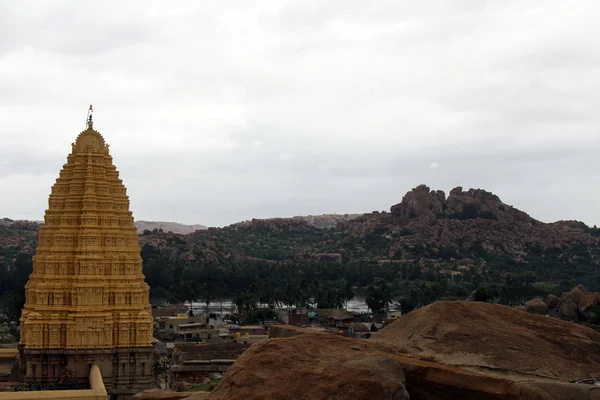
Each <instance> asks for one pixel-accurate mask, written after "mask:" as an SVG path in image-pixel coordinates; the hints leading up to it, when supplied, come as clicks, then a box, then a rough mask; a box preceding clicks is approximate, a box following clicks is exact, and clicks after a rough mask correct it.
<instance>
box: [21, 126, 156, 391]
mask: <svg viewBox="0 0 600 400" xmlns="http://www.w3.org/2000/svg"><path fill="white" fill-rule="evenodd" d="M25 292H26V302H25V306H24V308H23V313H22V317H21V342H20V345H21V348H22V349H23V352H22V354H24V357H25V360H24V361H25V362H27V363H28V364H26V365H22V367H23V369H24V370H25V371H26V372H27V376H28V379H29V380H31V371H32V368H33V369H35V368H36V365H37V362H38V361H36V360H37V358H39V357H38V356H37V355H36V356H34V354H38V353H39V351H41V350H44V351H45V352H43V354H50V353H48V351H47V350H52V351H53V353H52V352H51V353H52V354H56V355H58V354H61V355H64V354H66V353H65V351H69V352H71V353H69V354H88V353H89V351H91V350H93V351H99V350H102V349H104V350H103V351H106V350H111V354H112V353H114V352H115V351H117V350H118V349H123V350H125V349H127V351H134V350H135V348H139V349H146V350H145V351H147V349H151V348H152V317H151V307H150V303H149V288H148V285H147V284H146V283H145V282H144V276H143V274H142V259H141V256H140V248H139V245H138V237H137V230H136V228H135V227H134V225H133V216H132V213H131V211H129V197H128V196H127V193H126V189H125V186H124V185H123V182H122V180H121V179H119V173H118V171H117V169H116V167H115V166H114V165H113V162H112V157H111V156H110V154H109V147H108V145H107V144H106V143H105V142H104V138H103V137H102V135H100V133H98V132H96V131H95V130H93V129H92V124H91V122H90V124H89V125H88V129H87V130H85V131H83V132H81V133H80V134H79V136H78V137H77V140H76V141H75V143H73V144H72V151H71V154H69V156H68V157H67V163H66V164H65V165H64V166H63V168H62V170H61V171H60V175H59V177H58V179H56V183H55V184H54V185H53V186H52V191H51V194H50V199H49V207H48V210H46V214H45V217H44V225H43V226H42V227H41V228H40V234H39V245H38V247H37V250H36V255H35V257H34V258H33V273H32V274H31V275H30V277H29V281H28V283H27V285H26V286H25ZM131 349H134V350H131ZM77 350H82V352H79V353H78V352H77ZM118 351H119V353H121V352H122V351H121V350H118ZM134 352H135V351H134ZM28 354H31V357H29V358H28V357H27V355H28ZM39 354H42V353H39ZM111 357H112V356H111ZM71 358H72V357H71ZM76 358H77V357H75V358H72V359H73V360H74V359H76ZM88 358H89V357H88ZM143 362H144V363H146V362H147V363H148V364H146V365H147V372H146V374H148V373H149V371H150V362H151V361H149V360H145V361H143ZM69 363H72V361H69ZM127 363H129V361H127ZM128 365H129V364H128ZM37 368H40V367H37ZM119 368H120V367H119ZM128 368H129V367H128ZM75 369H76V370H79V369H80V368H75ZM84 369H85V368H84ZM105 369H106V368H105ZM128 371H129V369H128ZM117 372H118V371H117ZM104 373H105V372H104V371H103V376H104ZM128 374H129V372H128ZM40 376H41V375H40ZM85 376H87V371H85ZM111 376H112V372H111ZM105 378H106V377H105ZM144 379H145V378H144ZM111 380H112V378H111ZM116 381H118V379H116V378H115V382H116ZM105 382H106V380H105ZM107 388H108V386H107Z"/></svg>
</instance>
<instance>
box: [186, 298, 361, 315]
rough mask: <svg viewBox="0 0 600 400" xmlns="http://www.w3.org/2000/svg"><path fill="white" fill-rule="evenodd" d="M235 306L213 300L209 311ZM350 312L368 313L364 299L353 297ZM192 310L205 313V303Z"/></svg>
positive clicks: (349, 305) (226, 310)
mask: <svg viewBox="0 0 600 400" xmlns="http://www.w3.org/2000/svg"><path fill="white" fill-rule="evenodd" d="M185 305H186V306H188V307H189V306H190V303H189V302H186V303H185ZM234 307H235V305H234V304H233V302H232V299H223V300H214V301H213V302H211V303H210V311H211V312H216V313H220V312H223V313H229V312H231V311H232V310H233V308H234ZM346 309H347V310H348V311H350V312H355V313H367V312H369V308H368V307H367V305H366V304H365V299H364V297H363V298H360V297H355V298H353V299H352V300H350V301H348V306H347V308H346ZM192 310H193V311H194V313H197V312H202V313H203V312H206V303H201V302H196V301H194V302H192Z"/></svg>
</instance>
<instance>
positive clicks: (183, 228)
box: [134, 221, 207, 235]
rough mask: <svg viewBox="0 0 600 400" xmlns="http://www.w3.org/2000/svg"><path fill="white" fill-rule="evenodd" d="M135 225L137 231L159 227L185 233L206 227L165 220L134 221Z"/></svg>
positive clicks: (165, 230) (168, 230)
mask: <svg viewBox="0 0 600 400" xmlns="http://www.w3.org/2000/svg"><path fill="white" fill-rule="evenodd" d="M134 225H135V227H136V228H137V230H138V233H140V234H141V233H143V232H144V231H146V230H148V231H153V230H154V229H160V230H163V231H164V232H173V233H181V234H183V235H186V234H188V233H192V232H196V231H197V230H202V229H207V228H206V226H204V225H185V224H179V223H177V222H165V221H135V222H134Z"/></svg>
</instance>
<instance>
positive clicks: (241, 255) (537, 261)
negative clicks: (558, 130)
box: [0, 185, 600, 309]
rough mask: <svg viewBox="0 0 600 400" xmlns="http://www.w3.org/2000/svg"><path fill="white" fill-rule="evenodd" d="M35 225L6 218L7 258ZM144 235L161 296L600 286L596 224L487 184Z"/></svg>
mask: <svg viewBox="0 0 600 400" xmlns="http://www.w3.org/2000/svg"><path fill="white" fill-rule="evenodd" d="M334 222H335V225H333V223H334ZM36 230H37V225H36V224H31V223H27V222H18V221H12V222H6V223H4V224H3V225H0V265H1V263H2V262H4V263H5V265H7V266H9V265H10V264H11V263H13V262H15V260H16V259H17V257H16V256H17V253H21V254H23V255H24V256H29V257H30V256H31V254H32V252H33V249H34V248H35V244H36V243H35V242H36V240H37V232H36ZM139 241H140V246H141V248H142V258H143V260H144V274H145V276H146V279H147V281H148V283H149V284H150V286H151V288H152V291H153V295H154V296H168V295H177V296H184V297H188V298H198V297H196V296H204V295H203V294H202V293H209V294H208V296H209V298H210V297H211V296H214V295H225V296H234V295H235V294H238V293H240V291H242V290H246V289H248V288H250V287H251V286H252V284H253V283H254V286H252V291H253V294H252V293H251V294H249V293H246V294H247V295H249V296H250V295H251V296H250V297H251V298H254V297H258V296H259V292H260V293H262V294H261V296H263V299H264V292H265V291H271V293H270V294H269V296H275V297H276V299H274V300H273V301H286V302H288V304H291V303H295V302H298V301H304V298H306V297H307V296H309V297H311V298H317V297H318V298H321V300H322V304H324V305H328V306H335V305H336V304H341V303H343V301H344V299H343V298H344V296H348V295H350V293H351V292H352V291H354V292H356V291H362V290H367V289H369V290H370V293H376V292H377V296H375V297H376V298H377V299H379V300H377V301H374V303H373V304H380V305H382V306H384V305H385V303H386V302H387V300H388V297H390V296H391V297H393V298H394V299H396V300H402V303H403V304H404V306H406V307H409V309H410V308H412V307H418V306H422V305H425V304H428V303H430V302H432V301H434V300H436V299H437V300H439V299H444V298H467V297H469V296H471V295H472V294H473V293H474V291H477V292H476V293H475V295H476V296H477V298H479V299H488V300H491V301H500V302H502V303H504V304H523V303H525V302H526V301H528V300H530V299H531V298H533V297H535V296H542V297H545V296H546V295H548V294H554V295H557V296H558V295H560V294H561V293H562V292H564V291H568V290H570V289H571V288H573V287H574V286H576V285H577V284H585V285H586V287H588V288H589V289H590V290H592V291H599V290H600V230H599V229H598V228H596V227H595V226H594V227H588V226H586V225H585V224H583V223H581V222H577V221H559V222H555V223H543V222H540V221H538V220H536V219H534V218H532V217H530V216H529V215H528V214H527V213H525V212H523V211H520V210H518V209H516V208H514V207H512V206H510V205H508V204H505V203H504V202H502V200H501V199H500V198H499V197H498V196H496V195H494V194H492V193H490V192H487V191H485V190H481V189H471V190H466V191H465V190H463V189H462V188H460V187H458V188H455V189H453V190H451V191H450V193H449V194H448V196H446V194H445V193H444V192H442V191H439V190H430V189H429V188H428V187H427V186H425V185H421V186H418V187H416V188H414V189H412V190H410V191H409V192H408V193H406V195H405V196H404V197H403V198H402V201H401V202H399V203H398V204H395V205H392V206H391V207H390V210H389V211H381V212H372V213H368V214H363V215H359V216H356V215H333V216H332V215H328V216H309V217H293V218H273V219H264V220H259V219H253V220H250V221H245V222H240V223H237V224H233V225H230V226H227V227H224V228H208V229H201V230H195V231H194V232H192V233H188V234H179V233H173V232H168V231H165V229H162V230H161V229H153V230H144V231H143V232H142V234H141V235H140V238H139ZM9 269H10V268H9ZM0 273H1V271H0ZM190 282H202V285H204V286H202V285H196V284H191V283H190ZM382 282H384V283H387V286H386V284H384V283H382ZM207 284H208V286H206V285H207ZM258 286H260V288H259V287H258ZM370 287H371V288H370ZM259 289H260V290H259ZM253 296H254V297H253ZM382 296H383V297H382ZM284 298H285V299H286V300H282V299H284Z"/></svg>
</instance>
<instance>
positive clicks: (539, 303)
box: [525, 299, 548, 315]
mask: <svg viewBox="0 0 600 400" xmlns="http://www.w3.org/2000/svg"><path fill="white" fill-rule="evenodd" d="M525 311H526V312H528V313H532V314H540V315H546V312H547V311H548V306H547V305H546V303H544V300H542V299H532V300H529V301H528V302H527V303H525Z"/></svg>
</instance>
